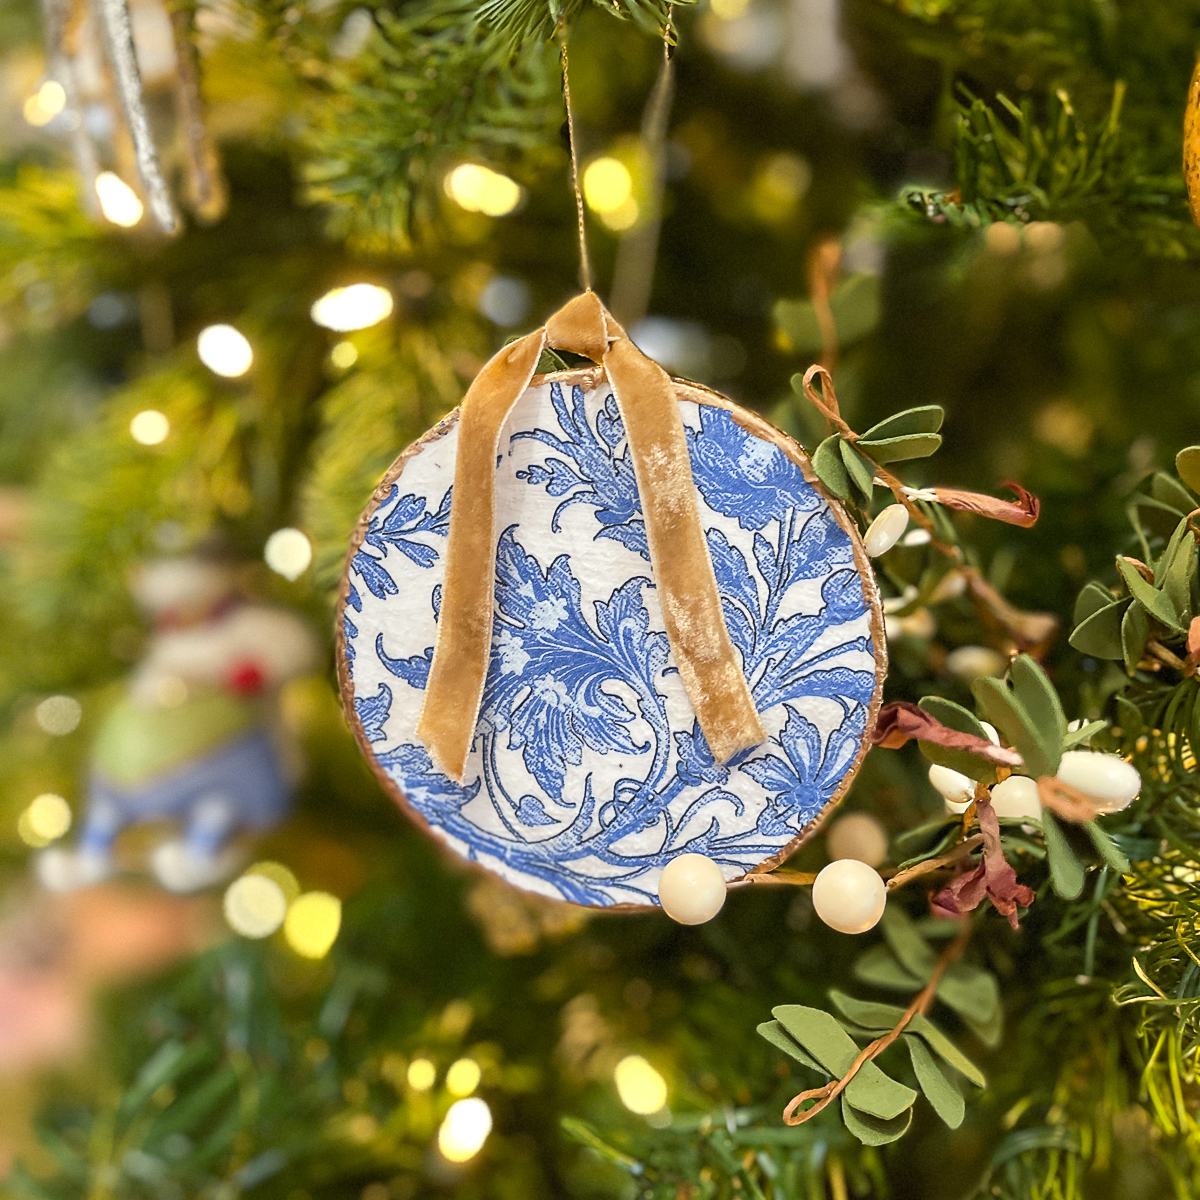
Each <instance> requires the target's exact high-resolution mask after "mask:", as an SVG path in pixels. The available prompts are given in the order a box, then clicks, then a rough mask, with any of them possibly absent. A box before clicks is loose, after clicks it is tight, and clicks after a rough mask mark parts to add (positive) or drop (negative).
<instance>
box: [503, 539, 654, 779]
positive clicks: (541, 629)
mask: <svg viewBox="0 0 1200 1200" xmlns="http://www.w3.org/2000/svg"><path fill="white" fill-rule="evenodd" d="M513 528H515V527H512V528H509V529H506V530H505V531H504V533H503V534H502V535H501V537H500V541H499V544H498V546H497V550H496V606H497V610H498V620H497V623H496V628H495V631H494V634H493V639H492V658H491V664H490V667H489V671H488V678H487V683H486V684H485V687H484V697H483V709H482V714H481V722H482V725H483V728H484V729H486V730H502V729H508V731H509V741H508V744H509V748H510V749H514V750H515V749H519V750H521V753H522V757H523V759H524V761H525V765H526V767H527V768H528V770H529V771H530V773H531V774H532V775H533V777H534V778H535V779H536V780H537V781H538V783H539V784H540V785H541V787H542V789H543V790H544V791H545V792H547V793H549V794H552V795H558V794H559V793H560V792H561V791H562V785H563V780H564V778H565V773H566V769H567V767H568V766H578V765H579V764H580V763H581V762H582V761H583V748H584V747H585V746H586V747H588V748H590V749H592V750H596V751H599V752H600V753H607V752H608V751H610V750H621V751H624V752H626V753H638V752H640V751H644V750H645V748H646V747H645V746H639V745H637V743H635V742H634V741H633V739H632V737H631V736H630V734H629V732H628V730H627V728H626V726H627V725H628V724H629V723H630V722H631V721H632V720H633V719H634V717H635V714H634V713H633V712H631V711H630V709H629V708H628V707H627V705H626V704H625V703H624V701H623V700H621V699H620V698H619V697H618V696H615V695H612V694H610V693H608V692H606V691H604V690H603V685H604V684H605V683H606V682H608V681H609V680H619V679H624V680H626V681H627V682H628V681H630V680H631V679H632V680H640V675H639V674H635V668H634V665H633V662H631V661H630V659H633V661H634V662H636V663H637V670H638V671H639V672H640V671H644V670H646V669H647V664H651V663H654V662H657V661H660V659H661V660H665V650H664V649H660V648H659V644H658V642H657V641H656V638H655V637H647V636H643V637H641V643H642V645H641V647H640V649H639V648H637V646H636V643H637V642H638V640H639V639H638V635H637V632H636V626H637V613H636V611H635V610H634V606H633V604H632V603H631V601H630V599H629V597H628V596H624V595H622V593H624V592H627V591H630V590H632V591H634V592H636V593H637V598H638V604H639V605H640V588H641V587H642V586H643V585H644V584H645V582H646V581H645V580H637V581H632V580H631V581H629V582H628V583H626V584H625V585H624V586H623V587H622V588H619V589H618V590H617V592H615V593H614V594H613V596H612V597H611V598H610V600H609V602H608V605H607V606H606V609H605V613H604V614H603V615H601V614H600V612H599V606H598V612H597V617H598V620H600V621H602V622H603V631H602V633H601V634H599V635H598V634H597V633H595V632H594V631H593V630H592V628H591V627H590V626H589V625H588V623H587V621H586V619H585V618H584V615H583V612H582V609H581V607H580V588H579V583H578V581H577V580H576V579H575V577H574V575H573V574H572V573H571V568H570V565H569V560H568V556H567V555H565V554H564V555H560V556H559V557H558V558H557V559H555V560H554V562H553V563H552V564H551V565H550V568H549V570H548V571H546V573H545V574H543V573H542V568H541V566H540V565H539V564H538V562H537V560H536V559H535V558H534V557H533V556H532V555H528V554H526V553H525V551H524V550H523V549H522V548H521V546H520V545H519V543H518V542H517V541H516V538H515V537H514V535H513ZM610 610H611V611H610ZM642 613H643V614H644V606H643V607H642ZM643 619H644V621H645V622H646V624H645V625H643V626H642V628H643V629H645V628H648V621H649V618H648V616H644V617H643ZM630 621H632V622H633V625H634V627H635V628H634V629H627V628H625V627H624V625H625V623H626V622H630ZM605 635H608V638H609V639H611V640H606V636H605ZM656 637H657V638H659V639H662V642H663V643H665V635H662V634H659V635H656ZM644 688H645V684H644V683H643V684H642V690H644Z"/></svg>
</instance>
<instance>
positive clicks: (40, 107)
mask: <svg viewBox="0 0 1200 1200" xmlns="http://www.w3.org/2000/svg"><path fill="white" fill-rule="evenodd" d="M66 104H67V93H66V92H65V91H63V85H62V84H61V83H59V82H58V80H57V79H47V80H46V82H45V83H43V84H42V86H41V87H40V88H38V90H37V91H36V92H34V93H33V95H32V96H30V97H29V99H28V100H26V101H25V104H24V107H23V108H22V110H21V111H22V113H23V114H24V116H25V120H26V121H28V122H29V124H30V125H34V126H37V127H39V128H40V127H41V126H42V125H49V124H50V122H51V121H53V120H54V118H55V117H57V116H58V114H59V113H60V112H62V110H63V109H64V108H65V107H66Z"/></svg>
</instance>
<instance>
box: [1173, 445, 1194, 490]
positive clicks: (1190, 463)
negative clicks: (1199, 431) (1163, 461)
mask: <svg viewBox="0 0 1200 1200" xmlns="http://www.w3.org/2000/svg"><path fill="white" fill-rule="evenodd" d="M1175 470H1176V471H1177V472H1178V473H1179V478H1180V479H1182V480H1183V482H1184V483H1186V484H1187V485H1188V487H1190V488H1191V489H1192V491H1193V492H1200V446H1185V447H1184V448H1183V449H1182V450H1180V452H1179V453H1178V454H1177V455H1175Z"/></svg>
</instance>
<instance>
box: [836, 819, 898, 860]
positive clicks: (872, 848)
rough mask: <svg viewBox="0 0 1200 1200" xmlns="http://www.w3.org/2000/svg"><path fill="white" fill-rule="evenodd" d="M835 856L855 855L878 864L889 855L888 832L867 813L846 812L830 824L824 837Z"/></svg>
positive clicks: (838, 857)
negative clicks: (827, 833)
mask: <svg viewBox="0 0 1200 1200" xmlns="http://www.w3.org/2000/svg"><path fill="white" fill-rule="evenodd" d="M825 846H826V849H827V850H828V851H829V857H830V858H832V859H835V860H836V859H843V858H855V859H857V860H858V861H859V862H865V863H866V864H867V866H868V867H877V866H879V864H880V863H881V862H883V860H884V859H885V858H887V855H888V838H887V832H886V831H885V830H884V828H883V826H882V825H880V823H879V822H878V821H877V820H875V818H874V817H872V816H870V815H869V814H868V813H847V814H846V815H845V816H844V817H838V819H837V820H836V821H834V823H833V824H832V825H831V826H830V827H829V836H828V837H827V838H826V839H825Z"/></svg>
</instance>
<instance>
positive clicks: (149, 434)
mask: <svg viewBox="0 0 1200 1200" xmlns="http://www.w3.org/2000/svg"><path fill="white" fill-rule="evenodd" d="M170 432H171V422H170V421H168V420H167V418H166V416H165V415H164V414H163V413H160V412H159V411H158V409H156V408H144V409H142V411H141V412H140V413H137V414H136V415H135V416H134V418H133V420H132V421H130V422H129V433H130V435H131V436H132V437H133V440H134V441H135V442H137V443H138V445H139V446H157V445H158V444H159V443H160V442H165V441H166V440H167V434H169V433H170Z"/></svg>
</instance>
